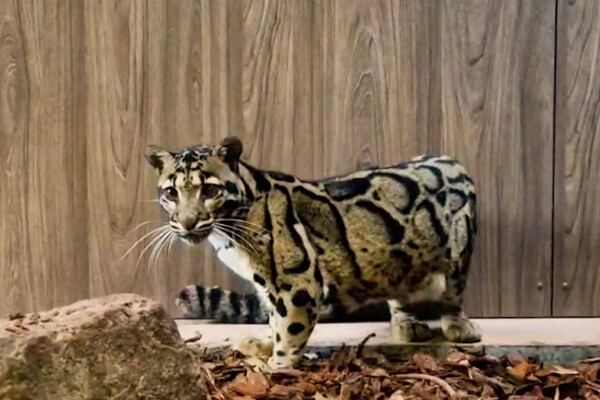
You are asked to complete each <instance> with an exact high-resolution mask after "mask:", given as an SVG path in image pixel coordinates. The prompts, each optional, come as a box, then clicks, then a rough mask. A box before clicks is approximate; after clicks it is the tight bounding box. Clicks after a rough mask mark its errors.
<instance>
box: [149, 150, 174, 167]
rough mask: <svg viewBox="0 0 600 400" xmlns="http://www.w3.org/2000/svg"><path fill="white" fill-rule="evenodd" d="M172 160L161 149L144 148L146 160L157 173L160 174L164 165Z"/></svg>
mask: <svg viewBox="0 0 600 400" xmlns="http://www.w3.org/2000/svg"><path fill="white" fill-rule="evenodd" d="M172 159H173V155H172V154H171V153H170V152H169V151H167V150H165V149H163V148H162V147H159V146H155V145H152V144H151V145H149V146H148V147H146V160H148V163H150V165H152V167H154V169H156V170H157V171H158V172H159V173H161V172H162V171H163V169H164V167H165V164H166V163H167V162H169V161H171V160H172Z"/></svg>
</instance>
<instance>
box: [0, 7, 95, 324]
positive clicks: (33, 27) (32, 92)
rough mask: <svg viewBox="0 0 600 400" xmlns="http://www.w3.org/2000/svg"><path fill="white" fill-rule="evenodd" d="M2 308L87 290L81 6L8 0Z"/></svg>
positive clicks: (0, 80)
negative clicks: (12, 0)
mask: <svg viewBox="0 0 600 400" xmlns="http://www.w3.org/2000/svg"><path fill="white" fill-rule="evenodd" d="M0 15H2V28H1V29H2V33H1V42H0V64H1V65H0V71H1V73H0V92H1V93H2V102H1V103H0V109H1V111H0V115H1V117H0V118H1V119H0V126H1V128H0V129H1V133H0V141H1V144H0V160H2V165H3V167H2V170H1V172H0V173H1V174H2V182H3V185H2V186H3V187H2V189H1V190H0V220H2V224H0V229H1V231H0V293H2V294H3V295H2V296H0V315H5V314H7V313H9V312H15V311H27V310H32V309H34V308H37V309H39V308H48V307H52V306H55V305H58V304H65V303H69V302H72V301H74V300H77V299H80V298H83V297H86V296H87V295H88V287H87V273H88V270H87V248H86V247H87V246H86V243H87V240H86V230H87V207H86V197H85V190H86V176H85V163H86V152H85V132H84V119H83V115H84V111H85V110H84V109H83V107H82V101H83V99H84V91H83V90H82V87H83V86H82V77H83V75H82V71H83V69H82V67H83V64H82V63H80V62H79V60H80V59H81V57H82V55H83V43H82V40H81V39H82V28H83V25H82V24H81V20H82V19H81V18H82V8H81V6H80V3H79V2H75V1H72V2H71V1H57V0H56V1H19V2H11V1H2V2H0Z"/></svg>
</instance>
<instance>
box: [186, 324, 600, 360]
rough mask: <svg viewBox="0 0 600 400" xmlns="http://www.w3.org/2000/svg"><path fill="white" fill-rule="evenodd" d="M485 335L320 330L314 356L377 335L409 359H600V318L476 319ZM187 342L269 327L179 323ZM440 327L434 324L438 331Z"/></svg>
mask: <svg viewBox="0 0 600 400" xmlns="http://www.w3.org/2000/svg"><path fill="white" fill-rule="evenodd" d="M473 321H474V322H475V323H477V324H478V325H479V326H480V327H481V329H482V332H483V337H482V341H481V342H479V343H474V344H455V343H449V342H443V341H441V339H440V338H439V336H438V338H436V339H434V340H432V341H431V342H426V343H410V344H405V343H402V344H400V343H394V340H393V339H392V338H391V336H390V332H389V323H387V322H372V323H371V322H369V323H335V324H334V323H329V324H325V323H323V324H318V325H317V327H316V328H315V331H314V333H313V335H312V336H311V339H310V341H309V344H308V348H309V349H308V351H309V352H316V353H318V354H321V355H327V354H328V353H330V352H331V351H333V350H335V349H338V348H340V347H342V346H344V345H346V346H354V345H357V344H359V343H360V342H361V341H362V340H363V339H364V338H365V337H367V336H368V335H369V334H371V333H375V337H373V338H372V339H370V340H369V341H368V342H367V347H370V348H377V349H379V350H380V351H381V352H382V353H384V354H386V355H387V356H390V357H403V356H405V355H407V354H410V353H413V352H416V351H419V352H425V353H429V354H432V355H437V356H445V355H447V354H449V353H451V352H453V351H456V350H460V351H465V352H481V351H485V352H486V353H487V354H491V355H496V356H500V355H503V354H508V353H515V352H519V353H521V354H523V355H524V356H534V357H538V358H540V359H541V360H543V361H547V362H562V363H568V362H574V361H578V360H582V359H586V358H592V357H600V318H502V319H500V318H498V319H473ZM176 323H177V326H178V328H179V331H180V334H181V336H182V337H183V338H184V339H190V338H193V337H195V336H198V335H202V339H200V340H199V341H198V344H200V345H202V346H206V347H222V346H230V345H236V344H237V343H239V342H240V341H241V340H242V339H243V338H245V337H247V336H255V337H262V336H264V335H266V334H267V332H268V327H267V326H266V325H232V324H213V323H211V322H210V321H203V320H177V321H176ZM438 326H439V323H438V324H436V323H432V327H434V328H435V327H438Z"/></svg>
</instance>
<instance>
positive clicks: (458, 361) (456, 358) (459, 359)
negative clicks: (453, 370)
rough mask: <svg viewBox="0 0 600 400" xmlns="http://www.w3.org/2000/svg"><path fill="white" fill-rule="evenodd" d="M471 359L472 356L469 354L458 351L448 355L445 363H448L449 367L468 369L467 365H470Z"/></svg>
mask: <svg viewBox="0 0 600 400" xmlns="http://www.w3.org/2000/svg"><path fill="white" fill-rule="evenodd" d="M472 359H473V356H471V355H469V354H465V353H461V352H459V351H456V352H454V353H452V354H449V355H448V357H446V361H447V362H448V363H450V364H451V365H455V366H461V367H468V366H469V365H471V360H472Z"/></svg>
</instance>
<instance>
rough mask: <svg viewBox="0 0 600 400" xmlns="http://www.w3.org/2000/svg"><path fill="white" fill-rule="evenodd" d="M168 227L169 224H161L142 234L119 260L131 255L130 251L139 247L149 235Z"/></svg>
mask: <svg viewBox="0 0 600 400" xmlns="http://www.w3.org/2000/svg"><path fill="white" fill-rule="evenodd" d="M166 228H169V226H168V225H161V226H159V227H158V228H155V229H153V230H151V231H150V232H148V233H146V234H145V235H144V236H142V237H141V238H139V239H138V240H137V241H136V242H135V243H134V244H133V245H131V247H130V248H129V249H127V251H126V252H125V254H123V255H122V256H121V258H119V260H118V261H117V262H121V261H123V260H124V259H125V257H127V256H128V255H129V253H131V252H132V251H133V250H134V249H135V248H136V247H137V245H139V244H140V243H141V242H143V241H144V239H146V238H147V237H148V236H151V235H153V234H159V233H160V232H161V231H163V230H164V229H166Z"/></svg>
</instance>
